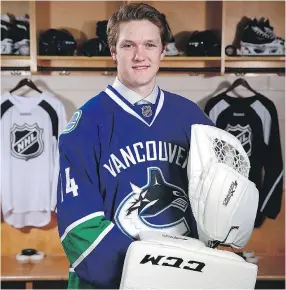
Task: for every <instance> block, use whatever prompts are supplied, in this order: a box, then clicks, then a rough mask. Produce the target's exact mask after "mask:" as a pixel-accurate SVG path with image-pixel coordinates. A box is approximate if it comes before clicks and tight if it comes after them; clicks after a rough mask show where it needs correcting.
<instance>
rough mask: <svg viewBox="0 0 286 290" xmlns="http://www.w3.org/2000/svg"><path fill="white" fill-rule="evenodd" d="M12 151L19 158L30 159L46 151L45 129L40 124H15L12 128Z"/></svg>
mask: <svg viewBox="0 0 286 290" xmlns="http://www.w3.org/2000/svg"><path fill="white" fill-rule="evenodd" d="M11 149H12V150H11V152H12V155H13V156H14V157H16V158H19V159H24V160H26V161H27V160H29V159H31V158H35V157H38V156H39V155H41V154H42V152H43V151H44V141H43V129H41V128H39V126H38V124H34V125H31V126H30V125H28V124H26V123H25V124H24V125H22V126H18V125H17V124H14V125H13V128H12V129H11Z"/></svg>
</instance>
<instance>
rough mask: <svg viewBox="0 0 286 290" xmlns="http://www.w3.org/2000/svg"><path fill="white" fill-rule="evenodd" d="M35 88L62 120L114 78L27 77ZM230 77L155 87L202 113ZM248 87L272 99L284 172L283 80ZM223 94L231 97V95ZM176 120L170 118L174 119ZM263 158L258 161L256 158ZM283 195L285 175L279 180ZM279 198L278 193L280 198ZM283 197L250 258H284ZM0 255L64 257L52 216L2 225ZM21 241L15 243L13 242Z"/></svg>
mask: <svg viewBox="0 0 286 290" xmlns="http://www.w3.org/2000/svg"><path fill="white" fill-rule="evenodd" d="M22 78H23V77H21V76H2V78H1V94H2V93H3V92H5V91H9V90H10V89H11V88H13V87H15V86H16V84H17V83H18V82H19V81H20V80H21V79H22ZM29 78H31V79H32V80H33V82H34V83H35V84H36V86H37V87H38V88H39V89H40V90H42V91H47V92H49V93H51V94H53V95H54V96H56V97H58V98H59V99H60V100H61V101H62V103H63V104H64V106H65V109H66V113H67V119H68V120H69V119H70V117H71V116H72V114H73V112H74V111H75V110H76V109H77V108H78V107H80V106H81V105H82V104H84V102H86V101H87V100H88V99H89V98H91V97H93V96H95V95H96V94H97V93H99V92H100V91H101V90H103V89H105V87H106V86H107V85H108V84H112V83H113V81H114V78H115V75H111V76H104V75H102V76H31V77H29ZM236 78H237V77H236V76H227V77H219V76H217V77H203V76H187V75H184V76H178V75H174V76H162V75H160V76H158V77H157V83H158V85H159V86H160V87H161V88H163V89H165V90H169V91H171V92H174V93H178V94H180V95H182V96H184V97H186V98H189V99H191V100H192V101H194V102H196V103H197V104H198V105H199V106H200V107H201V108H202V109H204V106H205V104H206V102H207V101H208V100H209V99H210V98H212V97H213V96H215V95H217V94H218V93H220V92H222V91H224V90H225V89H226V88H228V87H229V86H230V85H231V84H232V83H233V81H234V80H235V79H236ZM244 78H245V79H246V80H247V82H248V83H249V84H250V86H251V87H252V88H253V89H254V90H256V91H258V92H259V93H261V94H262V95H264V96H266V97H267V98H269V99H270V100H272V101H273V102H274V104H275V106H276V109H277V113H278V119H279V129H280V137H281V147H282V153H283V162H284V167H285V78H284V77H283V76H277V75H271V76H247V77H244ZM235 91H236V92H238V93H239V94H240V95H241V96H243V97H248V96H252V95H253V93H252V92H250V91H248V90H247V89H244V88H242V87H241V86H240V87H238V88H237V89H236V90H235ZM16 93H17V95H23V96H25V95H26V96H37V95H39V93H37V92H36V91H32V90H31V89H29V88H27V87H23V88H21V89H19V90H18V91H17V92H16ZM229 95H231V96H235V95H234V94H233V92H230V93H229ZM175 117H176V116H170V118H175ZM262 158H263V156H262ZM284 190H285V176H284ZM283 195H284V194H283ZM284 203H285V198H284V196H283V200H282V209H281V212H280V214H279V215H278V217H277V218H276V219H275V220H271V219H266V221H265V222H264V223H263V225H262V226H261V227H260V228H258V229H255V230H254V232H253V235H252V237H251V239H250V241H249V243H248V244H247V246H246V247H245V249H250V250H253V251H255V253H256V255H271V256H276V255H284V254H285V210H284ZM1 232H2V246H1V250H2V255H14V254H17V253H18V252H20V251H21V250H22V249H23V248H36V249H37V250H39V251H43V252H45V253H46V254H51V255H62V254H64V252H63V249H62V246H61V244H60V240H59V238H58V233H57V223H56V216H55V214H54V215H53V217H52V220H51V222H50V224H49V225H47V226H45V227H42V228H33V227H25V228H22V229H16V228H13V227H12V226H9V225H8V224H6V223H3V222H2V229H1ZM19 241H21V242H19Z"/></svg>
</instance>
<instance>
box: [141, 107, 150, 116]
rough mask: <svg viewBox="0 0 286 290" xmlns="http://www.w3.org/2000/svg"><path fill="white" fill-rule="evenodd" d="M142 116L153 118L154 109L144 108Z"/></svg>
mask: <svg viewBox="0 0 286 290" xmlns="http://www.w3.org/2000/svg"><path fill="white" fill-rule="evenodd" d="M142 115H143V116H144V117H151V116H152V108H151V106H149V105H148V106H143V107H142Z"/></svg>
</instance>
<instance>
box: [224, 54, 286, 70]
mask: <svg viewBox="0 0 286 290" xmlns="http://www.w3.org/2000/svg"><path fill="white" fill-rule="evenodd" d="M225 67H232V68H237V67H241V68H283V67H285V57H283V56H265V57H261V56H259V57H254V56H249V57H242V56H241V57H239V56H236V57H232V56H226V57H225Z"/></svg>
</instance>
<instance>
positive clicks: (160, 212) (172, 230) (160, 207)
mask: <svg viewBox="0 0 286 290" xmlns="http://www.w3.org/2000/svg"><path fill="white" fill-rule="evenodd" d="M147 175H148V181H147V184H146V185H145V186H143V187H142V188H140V187H138V186H136V185H134V184H132V183H130V185H131V188H132V192H130V193H129V194H128V195H127V196H126V197H125V198H124V200H123V201H122V202H121V203H120V205H119V206H118V208H117V210H116V213H115V222H116V224H117V225H118V227H119V228H120V229H121V230H122V231H123V232H124V233H125V234H126V235H128V236H129V237H131V238H137V237H138V234H139V232H140V231H142V230H151V229H152V230H154V229H157V230H163V231H164V232H167V233H168V234H177V235H186V234H188V233H189V232H190V227H189V225H188V223H187V221H186V219H185V216H186V213H185V212H186V211H187V209H190V206H189V199H188V196H187V195H186V193H185V192H184V190H183V189H181V188H179V187H177V186H175V185H173V184H170V183H167V182H166V181H165V179H164V176H163V174H162V171H161V170H160V169H159V168H157V167H150V168H148V169H147ZM187 215H191V213H189V214H187Z"/></svg>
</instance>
